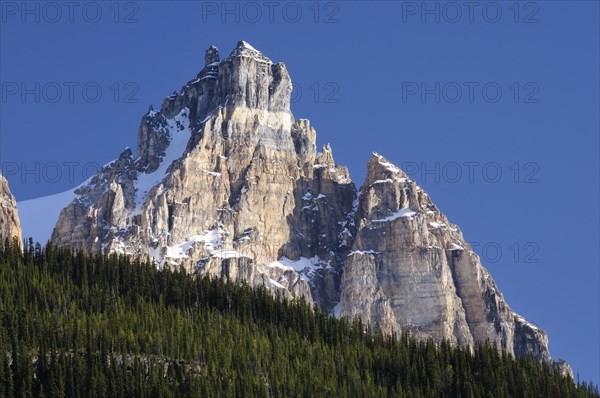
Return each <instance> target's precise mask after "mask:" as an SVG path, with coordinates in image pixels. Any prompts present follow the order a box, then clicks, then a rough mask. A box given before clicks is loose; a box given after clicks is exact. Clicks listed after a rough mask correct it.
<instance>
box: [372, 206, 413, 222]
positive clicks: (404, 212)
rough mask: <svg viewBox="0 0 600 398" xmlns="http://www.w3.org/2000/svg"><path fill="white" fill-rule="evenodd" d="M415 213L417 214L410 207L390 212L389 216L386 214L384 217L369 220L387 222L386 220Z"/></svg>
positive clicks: (410, 215)
mask: <svg viewBox="0 0 600 398" xmlns="http://www.w3.org/2000/svg"><path fill="white" fill-rule="evenodd" d="M415 214H417V212H416V211H414V210H411V209H408V208H407V209H400V210H398V211H397V212H395V213H394V214H392V215H391V216H387V217H386V218H382V219H379V220H371V222H388V221H392V220H395V219H397V218H401V217H412V216H414V215H415Z"/></svg>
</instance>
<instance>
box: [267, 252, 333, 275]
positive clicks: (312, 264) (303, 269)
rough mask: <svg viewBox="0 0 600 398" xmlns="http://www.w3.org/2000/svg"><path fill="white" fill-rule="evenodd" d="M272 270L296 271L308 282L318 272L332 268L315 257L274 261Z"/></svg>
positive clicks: (270, 265) (271, 266) (283, 258)
mask: <svg viewBox="0 0 600 398" xmlns="http://www.w3.org/2000/svg"><path fill="white" fill-rule="evenodd" d="M268 267H270V268H279V269H282V270H284V271H289V270H291V271H295V272H296V273H298V274H299V275H300V277H301V278H302V279H304V280H306V281H308V280H309V277H310V276H311V275H312V274H314V272H315V271H316V270H319V269H324V268H331V265H330V264H329V263H324V262H323V260H321V259H320V258H319V257H317V256H315V257H312V258H308V257H300V258H299V259H298V260H290V259H289V258H286V257H282V258H280V259H279V260H277V261H273V262H272V263H270V264H269V265H268Z"/></svg>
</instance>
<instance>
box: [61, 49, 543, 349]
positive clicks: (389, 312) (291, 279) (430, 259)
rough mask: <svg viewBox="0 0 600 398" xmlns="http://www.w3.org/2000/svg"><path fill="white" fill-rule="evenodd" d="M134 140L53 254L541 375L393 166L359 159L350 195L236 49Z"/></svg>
mask: <svg viewBox="0 0 600 398" xmlns="http://www.w3.org/2000/svg"><path fill="white" fill-rule="evenodd" d="M205 63H206V66H205V67H204V68H203V69H202V70H201V71H200V72H199V73H198V74H197V75H196V77H195V78H194V79H192V80H190V81H189V82H188V83H187V84H185V85H184V86H183V87H182V88H181V90H180V91H179V92H176V93H174V94H173V95H171V96H169V97H167V98H166V99H165V101H164V102H163V105H162V107H161V109H160V110H158V111H155V110H149V112H148V113H147V114H146V115H144V116H143V118H142V121H141V125H140V128H139V130H138V145H137V154H136V155H137V157H136V158H135V159H133V156H132V154H131V151H127V150H126V151H125V152H123V153H122V154H121V156H120V157H119V158H118V159H117V160H116V161H114V162H111V163H109V164H108V165H106V166H105V167H103V168H102V169H101V170H99V172H98V174H97V175H95V176H94V177H93V178H92V179H90V182H89V183H88V184H87V185H86V186H83V187H80V188H79V189H78V190H76V191H75V194H76V195H77V197H76V198H75V199H74V200H73V202H72V203H71V204H70V205H69V206H68V207H66V208H65V209H63V211H62V212H61V215H60V217H59V220H58V222H57V224H56V227H55V229H54V231H53V234H52V241H53V242H54V243H55V244H59V245H67V246H71V247H83V248H85V249H87V250H90V251H103V252H119V253H127V254H130V255H133V256H141V257H149V258H151V259H153V261H154V262H155V263H156V265H157V266H158V267H173V268H183V269H185V270H187V271H188V272H192V273H198V274H202V275H213V276H219V277H224V278H226V279H229V280H233V281H246V282H247V283H249V284H250V285H251V286H258V285H264V286H266V287H267V289H269V290H271V291H273V292H277V294H281V295H283V296H285V297H288V298H292V297H304V298H305V299H307V300H308V301H309V302H311V303H314V304H317V305H319V306H321V307H323V308H324V309H325V310H332V309H335V313H336V314H338V315H341V316H348V317H349V318H350V319H352V318H353V317H354V316H360V317H362V319H363V320H364V322H365V323H367V324H369V325H371V326H372V327H375V325H379V326H380V327H381V328H382V329H383V330H384V331H387V332H392V331H395V332H401V331H404V332H409V333H411V334H413V335H414V336H416V337H418V338H423V339H425V338H430V337H431V338H434V339H435V340H437V341H441V340H442V339H447V340H450V341H454V342H457V343H460V344H465V345H472V344H474V342H475V341H484V340H490V341H494V342H496V343H497V344H498V346H499V347H503V348H505V349H507V350H508V351H509V352H511V353H514V354H516V355H519V354H529V355H533V356H535V357H536V358H538V359H540V360H544V361H550V355H549V353H548V347H547V345H548V341H547V337H546V335H545V333H544V332H543V331H542V330H540V329H539V328H537V327H536V326H534V325H532V324H530V323H528V322H527V321H525V320H524V319H523V318H521V317H520V316H518V315H517V314H516V313H515V312H514V311H513V310H512V309H511V308H510V307H509V306H508V304H506V302H505V301H504V298H503V297H502V294H501V293H500V291H499V290H498V288H497V287H496V285H495V283H494V282H493V280H492V278H491V276H490V274H489V273H488V272H487V270H485V268H484V267H483V266H482V264H481V261H480V259H479V257H478V256H477V254H476V253H475V252H474V251H473V250H472V248H471V247H470V246H469V244H468V243H467V242H466V241H465V239H464V238H463V236H462V232H461V231H460V230H459V228H458V227H457V226H456V225H454V224H451V223H450V222H449V221H448V219H447V218H446V216H445V215H444V214H442V213H441V212H440V211H439V210H438V209H437V207H436V206H435V205H434V204H433V202H432V200H431V199H430V197H429V195H428V194H427V193H426V192H425V191H424V190H423V189H422V188H420V187H419V186H418V185H417V184H416V182H415V181H413V180H411V179H410V178H409V177H408V175H406V173H404V172H403V171H402V170H401V169H400V168H399V167H397V166H396V165H394V164H393V163H392V162H390V161H389V160H387V159H386V158H385V157H383V156H382V155H379V154H377V153H373V155H372V156H371V158H370V159H369V161H368V164H367V176H366V179H365V182H364V184H363V185H362V188H361V190H360V193H359V192H357V189H356V187H355V185H354V183H353V182H352V180H351V178H350V174H349V172H348V169H347V168H346V167H344V166H341V165H338V164H336V163H335V161H334V157H333V152H332V149H331V147H330V146H329V145H325V146H323V148H322V150H321V152H320V153H317V151H316V131H315V129H314V128H313V127H312V126H311V124H310V122H309V121H308V120H306V119H298V120H296V119H294V117H293V115H292V114H291V112H290V93H291V78H290V76H289V74H288V72H287V70H286V68H285V65H284V64H283V63H275V64H274V63H272V62H271V61H270V60H269V59H268V58H266V57H265V56H264V55H262V54H261V53H260V52H259V51H258V50H256V49H254V48H253V47H252V46H250V45H249V44H248V43H246V42H244V41H240V42H239V43H238V45H237V47H236V48H235V49H234V50H233V51H232V53H231V55H230V56H229V57H228V58H226V59H224V60H221V61H219V56H218V50H217V49H216V47H210V48H209V49H208V50H207V53H206V56H205Z"/></svg>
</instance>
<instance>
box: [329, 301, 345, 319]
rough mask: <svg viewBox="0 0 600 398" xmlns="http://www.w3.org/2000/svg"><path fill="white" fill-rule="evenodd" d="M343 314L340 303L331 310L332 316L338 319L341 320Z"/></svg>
mask: <svg viewBox="0 0 600 398" xmlns="http://www.w3.org/2000/svg"><path fill="white" fill-rule="evenodd" d="M341 313H342V305H341V304H340V303H337V304H336V305H335V307H333V308H332V309H331V315H333V316H334V317H336V318H339V317H340V315H341Z"/></svg>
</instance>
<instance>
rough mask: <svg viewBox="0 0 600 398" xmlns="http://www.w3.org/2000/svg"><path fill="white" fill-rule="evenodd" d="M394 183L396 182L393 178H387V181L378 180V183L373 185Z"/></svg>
mask: <svg viewBox="0 0 600 398" xmlns="http://www.w3.org/2000/svg"><path fill="white" fill-rule="evenodd" d="M392 182H394V180H392V179H391V178H386V179H385V180H376V181H373V185H375V184H389V183H392Z"/></svg>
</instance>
